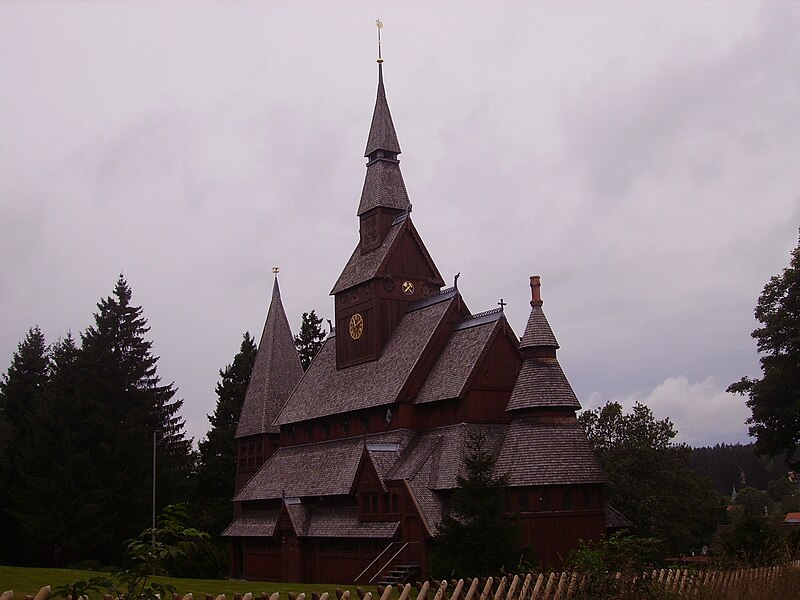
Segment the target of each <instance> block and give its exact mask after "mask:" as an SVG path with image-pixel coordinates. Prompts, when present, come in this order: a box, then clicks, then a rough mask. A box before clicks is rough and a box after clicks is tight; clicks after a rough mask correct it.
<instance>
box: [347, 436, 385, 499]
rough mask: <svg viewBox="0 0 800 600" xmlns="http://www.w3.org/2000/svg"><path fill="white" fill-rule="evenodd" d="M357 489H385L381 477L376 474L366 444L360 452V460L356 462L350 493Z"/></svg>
mask: <svg viewBox="0 0 800 600" xmlns="http://www.w3.org/2000/svg"><path fill="white" fill-rule="evenodd" d="M358 489H380V490H382V491H384V492H385V491H386V485H385V484H384V483H383V479H382V478H381V477H379V476H378V472H377V471H376V470H375V465H373V464H372V459H371V458H370V454H369V452H368V451H367V448H366V446H365V447H364V451H363V452H362V453H361V461H360V462H359V463H358V469H357V470H356V476H355V478H354V479H353V487H352V488H351V490H350V493H354V492H355V491H356V490H358Z"/></svg>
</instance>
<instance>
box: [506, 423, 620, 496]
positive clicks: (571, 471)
mask: <svg viewBox="0 0 800 600" xmlns="http://www.w3.org/2000/svg"><path fill="white" fill-rule="evenodd" d="M495 472H496V473H497V474H498V475H503V474H508V476H509V485H511V486H530V485H570V484H586V483H608V478H607V477H606V475H605V473H604V472H603V468H602V467H601V466H600V463H599V461H598V460H597V457H596V456H595V454H594V452H593V451H592V448H591V446H590V445H589V440H587V439H586V434H585V433H584V431H583V429H582V428H581V426H580V423H578V420H577V419H574V418H572V419H570V420H569V421H568V422H560V423H547V422H537V421H535V420H532V419H519V420H515V421H512V423H511V425H509V426H508V433H507V434H506V438H505V441H504V442H503V445H502V447H501V448H500V454H499V456H498V457H497V464H496V465H495Z"/></svg>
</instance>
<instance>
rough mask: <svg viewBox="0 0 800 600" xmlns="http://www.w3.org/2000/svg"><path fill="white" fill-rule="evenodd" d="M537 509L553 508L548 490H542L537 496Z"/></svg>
mask: <svg viewBox="0 0 800 600" xmlns="http://www.w3.org/2000/svg"><path fill="white" fill-rule="evenodd" d="M539 510H553V500H552V499H551V498H550V492H542V495H541V496H539Z"/></svg>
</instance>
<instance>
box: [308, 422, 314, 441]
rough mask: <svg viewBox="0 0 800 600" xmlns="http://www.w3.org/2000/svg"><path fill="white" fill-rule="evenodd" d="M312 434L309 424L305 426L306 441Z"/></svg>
mask: <svg viewBox="0 0 800 600" xmlns="http://www.w3.org/2000/svg"><path fill="white" fill-rule="evenodd" d="M312 433H314V429H313V428H312V427H311V423H309V424H308V425H306V439H309V440H310V439H311V434H312Z"/></svg>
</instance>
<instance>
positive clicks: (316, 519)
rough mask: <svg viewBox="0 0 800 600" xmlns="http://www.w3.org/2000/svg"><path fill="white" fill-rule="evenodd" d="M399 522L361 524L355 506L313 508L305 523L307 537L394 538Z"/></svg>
mask: <svg viewBox="0 0 800 600" xmlns="http://www.w3.org/2000/svg"><path fill="white" fill-rule="evenodd" d="M398 527H400V522H399V521H389V522H385V521H384V522H361V521H359V520H358V507H357V506H339V507H325V508H313V509H311V513H310V515H309V519H308V522H307V523H306V530H305V532H304V535H307V536H308V537H333V538H373V539H387V538H392V537H394V534H395V533H397V528H398Z"/></svg>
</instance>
